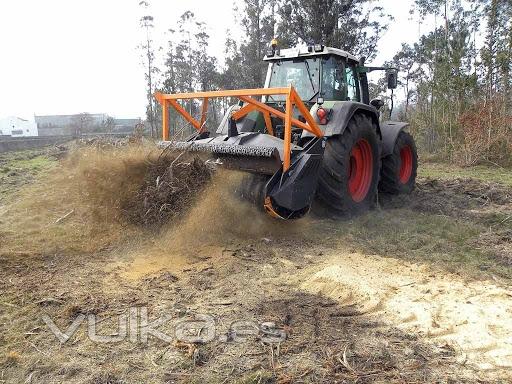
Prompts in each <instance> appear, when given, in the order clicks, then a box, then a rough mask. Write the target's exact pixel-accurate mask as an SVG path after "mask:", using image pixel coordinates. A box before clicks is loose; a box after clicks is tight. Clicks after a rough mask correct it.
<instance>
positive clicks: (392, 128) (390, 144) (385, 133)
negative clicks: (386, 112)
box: [380, 121, 409, 157]
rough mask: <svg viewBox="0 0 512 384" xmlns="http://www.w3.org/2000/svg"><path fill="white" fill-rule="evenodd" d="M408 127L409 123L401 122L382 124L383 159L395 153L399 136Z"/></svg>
mask: <svg viewBox="0 0 512 384" xmlns="http://www.w3.org/2000/svg"><path fill="white" fill-rule="evenodd" d="M408 126H409V124H408V123H403V122H399V121H385V122H383V123H381V124H380V129H381V131H382V154H381V156H382V157H386V156H389V155H391V154H392V153H393V148H394V147H395V143H396V139H397V138H398V135H399V134H400V132H401V131H402V130H403V129H404V128H406V127H408Z"/></svg>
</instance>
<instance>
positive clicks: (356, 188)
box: [317, 114, 380, 215]
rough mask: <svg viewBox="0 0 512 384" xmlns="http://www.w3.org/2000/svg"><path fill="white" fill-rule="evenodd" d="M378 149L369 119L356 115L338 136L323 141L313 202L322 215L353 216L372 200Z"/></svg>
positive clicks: (376, 176)
mask: <svg viewBox="0 0 512 384" xmlns="http://www.w3.org/2000/svg"><path fill="white" fill-rule="evenodd" d="M379 152H380V147H379V143H378V140H377V133H376V127H375V126H374V125H373V123H372V121H371V119H370V118H369V117H367V116H364V115H362V114H356V115H354V117H353V118H352V120H351V121H350V122H349V124H348V126H347V128H346V129H345V131H344V132H343V134H342V135H341V136H336V137H332V138H330V139H328V140H327V144H326V148H325V152H324V160H323V164H322V167H321V170H320V178H319V184H318V189H317V200H318V202H319V204H320V205H321V206H322V208H324V209H323V210H322V211H325V213H330V214H335V215H354V214H359V213H361V212H365V211H367V210H368V209H370V208H371V207H372V206H373V205H374V204H375V201H376V195H377V185H378V178H379V171H380V153H379Z"/></svg>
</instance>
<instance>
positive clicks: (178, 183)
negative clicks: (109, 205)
mask: <svg viewBox="0 0 512 384" xmlns="http://www.w3.org/2000/svg"><path fill="white" fill-rule="evenodd" d="M212 173H213V171H212V169H211V168H210V167H208V166H207V165H206V164H205V162H204V161H203V160H201V159H199V158H198V157H196V156H193V155H190V154H188V153H180V152H178V153H173V152H168V151H166V152H164V153H162V154H161V155H159V156H158V157H156V158H148V160H147V170H146V173H145V176H144V179H143V182H142V185H141V187H140V188H139V189H138V191H137V192H136V193H135V194H134V196H133V197H132V198H131V199H129V200H128V201H125V202H124V204H122V206H121V208H122V210H123V212H124V213H125V214H126V217H127V218H128V220H129V222H131V223H133V224H136V225H140V226H143V227H160V226H162V225H163V224H165V223H167V222H169V221H171V220H173V219H175V218H176V217H179V216H180V215H181V214H182V213H184V211H186V210H187V209H188V208H190V206H191V205H192V204H193V202H194V201H196V199H197V198H198V197H199V196H200V195H201V192H203V190H204V188H205V186H206V185H207V184H208V183H209V182H210V180H211V178H212Z"/></svg>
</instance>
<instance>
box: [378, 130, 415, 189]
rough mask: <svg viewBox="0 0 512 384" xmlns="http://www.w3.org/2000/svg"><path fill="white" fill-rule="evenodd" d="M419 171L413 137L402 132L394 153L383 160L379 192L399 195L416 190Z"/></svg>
mask: <svg viewBox="0 0 512 384" xmlns="http://www.w3.org/2000/svg"><path fill="white" fill-rule="evenodd" d="M417 171H418V152H417V150H416V144H415V142H414V139H413V137H412V136H411V135H410V134H409V133H407V132H405V131H402V132H400V133H399V134H398V138H397V139H396V142H395V146H394V148H393V153H392V154H391V155H388V156H386V157H385V158H383V159H382V171H381V178H380V183H379V191H380V192H382V193H387V194H392V195H398V194H402V193H405V194H408V193H411V192H412V191H413V190H414V187H415V185H416V175H417Z"/></svg>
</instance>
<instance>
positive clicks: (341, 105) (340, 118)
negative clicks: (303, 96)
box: [302, 101, 382, 138]
mask: <svg viewBox="0 0 512 384" xmlns="http://www.w3.org/2000/svg"><path fill="white" fill-rule="evenodd" d="M319 107H320V106H319V105H318V104H315V105H314V106H313V108H311V115H312V116H313V118H314V119H315V120H316V122H317V123H320V121H319V119H318V117H317V115H316V111H317V109H318V108H319ZM322 107H323V108H326V109H328V110H331V112H330V120H329V122H328V123H327V124H325V125H320V124H319V127H320V129H321V130H322V131H323V132H324V136H325V137H330V136H336V135H341V134H343V132H344V131H345V128H347V125H348V123H349V121H350V119H352V117H353V116H354V114H355V113H356V112H359V113H363V114H365V115H367V116H368V117H370V118H371V119H372V121H373V122H374V123H375V125H376V126H377V134H378V135H379V137H381V138H382V133H381V130H380V123H379V113H378V112H377V110H376V109H375V108H374V107H372V106H371V105H367V104H363V103H359V102H356V101H325V102H324V104H322ZM311 136H313V135H312V134H310V133H309V132H306V131H304V133H303V134H302V137H311Z"/></svg>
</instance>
